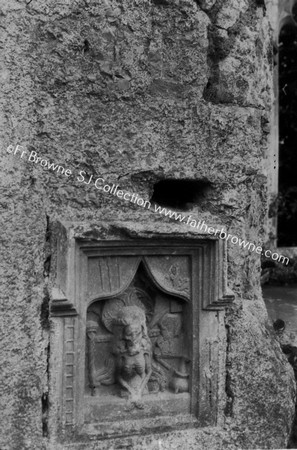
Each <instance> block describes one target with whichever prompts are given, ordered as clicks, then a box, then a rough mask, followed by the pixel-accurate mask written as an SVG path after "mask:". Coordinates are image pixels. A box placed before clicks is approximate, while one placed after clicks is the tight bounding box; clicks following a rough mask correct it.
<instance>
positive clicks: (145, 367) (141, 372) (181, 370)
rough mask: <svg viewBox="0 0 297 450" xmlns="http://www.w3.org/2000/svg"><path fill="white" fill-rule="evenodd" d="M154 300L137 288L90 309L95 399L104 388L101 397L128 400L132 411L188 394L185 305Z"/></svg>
mask: <svg viewBox="0 0 297 450" xmlns="http://www.w3.org/2000/svg"><path fill="white" fill-rule="evenodd" d="M170 273H171V272H170ZM173 273H174V274H176V273H178V272H177V271H174V272H173ZM169 276H170V275H169ZM148 291H149V289H148ZM155 292H156V291H155ZM152 297H153V295H152V292H150V293H148V292H146V291H145V290H144V289H141V288H139V287H136V286H135V285H132V286H130V287H129V288H128V289H127V290H126V291H125V292H124V293H123V294H121V295H119V296H117V297H114V298H111V299H105V300H102V301H101V300H100V301H98V302H96V303H94V304H93V305H91V307H90V308H89V310H88V315H87V345H88V361H87V367H88V379H89V388H90V390H91V395H97V394H96V391H97V389H99V390H100V395H113V396H118V397H122V398H126V399H127V400H128V401H129V404H130V407H131V408H143V407H144V403H143V397H144V396H146V395H150V394H157V393H159V392H161V393H162V392H168V393H171V395H175V394H178V393H184V392H188V391H189V368H188V364H189V363H190V358H189V355H188V351H187V345H186V335H185V331H184V330H183V306H182V301H179V300H178V299H176V298H173V297H170V298H169V296H167V297H166V295H163V296H162V295H161V294H159V295H155V297H154V298H152ZM98 395H99V394H98Z"/></svg>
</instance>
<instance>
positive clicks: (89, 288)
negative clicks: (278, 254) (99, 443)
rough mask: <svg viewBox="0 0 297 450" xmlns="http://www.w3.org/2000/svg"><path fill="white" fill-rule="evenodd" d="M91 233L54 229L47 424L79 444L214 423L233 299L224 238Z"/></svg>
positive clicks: (65, 438)
mask: <svg viewBox="0 0 297 450" xmlns="http://www.w3.org/2000/svg"><path fill="white" fill-rule="evenodd" d="M79 230H81V228H79ZM111 230H114V226H113V227H111ZM98 233H99V232H98V231H97V232H95V231H93V235H94V240H92V239H91V237H90V236H89V234H88V236H89V237H88V238H86V237H83V238H81V239H80V238H79V237H78V235H77V233H76V236H75V238H74V237H69V236H74V235H75V233H72V232H67V231H66V229H65V228H64V227H62V226H61V227H60V226H59V230H58V231H56V234H57V235H58V236H59V237H58V242H57V258H56V261H55V267H56V269H55V273H56V274H57V275H56V279H55V283H54V285H55V287H54V288H53V292H52V296H51V297H52V299H51V309H50V311H51V320H52V321H53V322H54V326H53V335H52V341H51V362H50V371H51V380H52V387H51V392H55V393H56V397H55V399H53V398H52V399H51V405H54V412H51V413H50V414H51V421H52V422H51V427H53V426H54V425H53V423H55V427H56V430H57V433H58V435H59V436H60V438H61V440H63V442H65V440H66V441H67V440H68V441H69V442H74V441H75V442H78V441H80V439H81V440H82V441H84V442H85V441H86V440H88V439H94V436H96V437H97V438H98V439H108V438H110V437H120V436H129V435H133V434H137V433H144V432H151V431H153V430H157V429H164V430H165V429H166V430H177V429H181V428H183V427H191V426H195V427H197V426H211V425H215V424H216V423H217V421H218V417H219V412H218V408H219V404H220V401H221V400H220V398H224V395H225V387H224V382H223V381H224V380H225V375H224V369H223V368H224V366H225V365H224V352H225V348H226V345H225V334H224V333H225V331H224V330H225V327H224V319H223V315H224V307H225V306H226V305H227V304H228V303H229V302H230V301H232V299H233V296H232V295H231V294H230V293H229V292H228V289H227V287H226V270H225V269H226V266H225V250H224V248H225V247H224V243H223V241H221V240H214V239H212V240H211V239H201V238H199V239H195V240H193V239H189V240H187V239H184V238H183V239H180V238H179V239H172V238H171V239H170V240H169V239H168V240H166V239H164V238H162V239H160V238H159V239H158V234H153V237H151V238H150V239H135V240H134V239H133V240H127V241H126V240H123V241H121V240H118V241H113V240H112V239H111V240H108V239H107V240H105V239H103V240H98ZM104 233H105V234H106V229H105V231H104ZM111 233H113V231H111ZM99 234H100V233H99ZM111 236H112V235H111ZM51 411H52V410H51Z"/></svg>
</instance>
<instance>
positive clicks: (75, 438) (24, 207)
mask: <svg viewBox="0 0 297 450" xmlns="http://www.w3.org/2000/svg"><path fill="white" fill-rule="evenodd" d="M0 9H1V12H0V14H1V16H0V17H1V20H2V21H3V23H4V25H5V31H2V33H3V34H2V37H1V43H2V46H3V52H2V53H1V58H2V62H3V64H2V69H1V80H2V89H3V91H4V95H2V97H1V106H2V109H1V117H2V120H1V135H2V139H3V140H2V150H1V152H0V156H1V163H2V167H3V168H2V174H3V176H2V177H1V187H2V189H1V192H2V199H1V201H2V207H3V214H2V216H1V218H2V220H3V225H2V227H1V230H2V238H4V242H5V245H4V247H3V250H4V252H3V253H4V256H3V258H2V259H1V266H2V274H3V277H2V283H3V284H2V289H1V294H2V297H3V299H2V300H1V312H2V313H1V321H2V325H3V326H2V328H1V333H2V335H1V343H2V349H1V359H2V361H4V362H3V364H2V366H1V383H0V386H1V401H2V402H3V403H2V406H1V413H2V416H3V417H2V418H1V425H2V427H1V428H2V431H1V441H0V447H1V448H3V449H30V450H31V449H40V448H48V449H55V450H56V449H65V448H69V449H70V448H73V446H74V445H75V444H76V443H78V445H79V447H80V448H86V449H90V448H92V449H95V448H98V449H99V448H100V449H104V448H121V446H122V447H128V446H129V445H130V446H133V445H134V446H135V448H143V449H148V448H152V449H153V448H162V449H170V448H173V447H174V446H175V447H176V448H185V447H186V448H195V449H201V450H202V449H203V450H204V449H219V448H222V447H224V448H235V447H240V448H264V447H265V448H284V447H285V446H286V442H287V439H288V435H289V432H290V426H291V422H292V419H293V414H294V398H293V396H294V381H293V373H292V369H291V368H290V367H289V365H288V363H287V362H286V359H285V358H284V357H283V355H282V353H281V350H280V347H279V344H278V343H277V342H276V341H275V339H274V337H273V335H272V333H271V330H270V325H269V324H268V321H267V313H266V310H265V307H264V303H263V300H262V297H261V289H260V281H259V280H260V255H259V254H258V253H257V252H256V251H252V250H251V248H250V249H249V248H248V247H247V246H246V247H245V248H240V246H239V245H238V239H243V240H245V241H246V242H250V243H254V244H255V247H257V246H261V245H262V243H263V240H264V237H265V233H264V230H263V227H264V222H265V214H266V213H265V208H266V205H267V186H268V181H267V171H266V168H267V155H268V136H269V126H268V125H267V124H269V120H270V114H271V108H272V78H273V75H272V65H271V61H272V36H271V34H272V33H271V25H270V19H269V16H268V14H267V9H266V6H265V3H264V2H262V1H254V0H240V1H238V0H234V1H233V0H232V1H230V0H197V1H194V0H172V1H167V0H151V1H148V0H123V1H121V2H117V1H115V0H96V1H95V0H84V1H83V0H77V1H63V3H60V2H56V1H55V0H47V1H45V0H40V1H37V0H32V1H26V2H25V1H23V0H20V1H17V0H9V1H4V0H3V1H2V3H1V5H0ZM2 30H3V28H2ZM17 146H21V147H17ZM126 193H128V194H130V195H126V196H125V194H126ZM158 206H160V207H161V208H162V207H165V208H167V213H166V211H164V210H163V211H160V210H158V209H156V207H158ZM168 209H170V210H171V211H176V213H177V214H180V216H174V214H171V218H170V214H169V213H168ZM165 213H166V214H167V215H166V214H165ZM190 216H191V217H190ZM199 221H200V222H199ZM57 224H58V225H57ZM198 224H199V225H198ZM210 230H213V231H210ZM216 230H218V231H219V233H217V234H216V235H215V231H216ZM221 232H222V233H225V238H223V235H221V234H220V233H221ZM228 234H230V236H229V238H228V240H227V235H228ZM232 237H235V238H234V239H233V240H232ZM236 238H237V239H236ZM142 244H143V245H142ZM134 245H135V249H136V250H135V255H136V257H137V258H140V259H141V258H142V262H141V264H142V265H143V266H144V267H146V270H147V272H146V276H142V275H141V273H140V272H139V273H138V275H137V273H136V272H135V273H136V275H137V276H139V279H137V276H136V275H135V273H134V272H133V270H134V266H132V265H129V264H128V263H127V264H126V265H125V264H124V265H123V267H124V268H125V270H127V271H128V272H129V270H130V269H131V273H130V272H129V274H130V275H131V274H132V275H133V276H132V275H131V276H130V275H129V276H128V275H127V280H129V282H133V283H136V284H135V286H134V287H136V288H139V286H138V285H137V283H140V281H139V280H141V282H142V283H143V284H144V287H145V289H143V290H145V292H146V293H148V292H149V293H151V292H153V294H154V295H153V299H154V302H153V306H154V313H155V314H156V311H157V312H158V311H160V309H158V308H160V306H158V307H157V306H156V305H160V304H161V303H162V301H161V300H160V302H159V303H158V301H159V300H157V293H160V292H162V295H163V296H164V297H166V301H167V302H168V303H167V307H168V305H169V304H170V305H171V303H170V302H172V311H171V310H170V312H168V314H169V318H171V316H170V314H173V316H174V314H175V315H176V316H178V314H180V313H181V312H183V314H184V316H185V317H186V318H190V317H192V318H193V317H194V318H196V319H197V320H196V319H195V320H196V322H195V323H193V322H191V328H188V329H187V333H186V338H187V339H188V341H187V342H188V343H189V342H190V344H189V347H190V345H191V347H190V348H191V355H190V356H189V357H187V358H186V361H183V362H182V364H181V366H180V367H178V366H176V367H174V370H173V372H174V371H175V372H174V373H175V375H174V373H173V377H172V378H173V379H174V378H178V377H179V378H182V375H184V378H186V377H187V376H188V375H189V374H190V370H191V371H192V372H193V373H194V375H191V379H189V386H190V387H189V390H190V389H191V394H189V393H188V392H185V391H186V388H185V387H182V388H181V390H182V391H184V392H179V390H177V393H176V395H181V396H183V398H186V397H187V396H188V394H189V395H191V398H190V407H189V413H188V414H189V415H188V416H187V417H188V418H187V421H186V422H185V423H184V422H181V421H180V420H179V419H178V420H177V419H176V420H175V419H174V418H175V417H178V418H180V416H178V415H177V416H175V412H174V411H171V412H170V414H169V415H170V433H167V431H168V429H169V428H168V427H167V425H168V422H166V420H167V419H162V421H161V422H160V427H159V429H158V427H157V425H156V422H157V421H158V416H157V418H156V420H155V426H154V428H153V430H152V429H151V428H150V427H149V426H147V427H146V428H145V427H140V426H139V423H140V422H139V421H138V422H137V424H138V425H137V424H136V425H137V426H135V427H134V426H131V423H130V425H129V427H127V433H126V435H125V436H123V432H122V435H121V432H120V431H119V432H118V431H117V422H115V423H114V427H113V428H112V432H114V436H111V435H108V434H105V437H106V436H107V437H108V438H109V439H107V440H104V436H103V435H102V434H101V436H100V440H97V438H98V435H99V434H100V433H101V431H102V430H101V429H99V428H100V427H99V425H98V423H97V422H96V420H95V421H93V422H92V420H93V419H92V420H90V423H89V424H88V427H86V428H84V427H85V422H84V420H85V419H84V417H85V416H84V415H83V403H79V402H78V401H77V399H84V392H85V391H84V390H85V385H84V384H83V383H81V381H80V380H82V379H87V378H84V370H85V368H86V367H87V366H86V365H85V364H86V361H87V359H86V355H87V352H88V348H87V347H88V346H87V344H86V339H87V329H88V328H87V319H88V320H92V321H93V322H94V320H93V319H94V318H93V316H92V319H89V318H88V316H87V309H88V308H89V307H90V302H91V301H93V300H94V301H95V300H96V301H97V303H98V302H99V303H98V304H97V306H96V307H97V308H99V309H95V313H96V312H98V310H99V313H98V314H102V312H101V309H100V308H101V304H100V301H101V300H102V298H103V300H104V302H106V301H107V300H108V298H109V296H114V295H123V294H124V293H125V292H126V291H125V289H128V287H129V286H124V287H123V286H122V288H123V292H122V291H119V292H117V293H116V294H115V292H109V293H108V296H107V297H106V295H105V296H103V297H102V292H101V291H100V292H99V294H100V295H101V297H100V295H99V294H98V292H97V291H96V292H95V293H94V298H93V297H92V298H91V297H90V296H89V295H90V292H89V291H88V289H87V287H88V284H87V282H86V281H85V280H86V279H88V277H87V274H88V273H89V272H88V270H89V269H88V267H89V266H88V265H87V262H86V261H87V257H86V256H84V257H82V256H81V255H82V253H83V254H84V255H87V256H88V258H90V259H92V258H95V256H94V255H93V253H92V252H94V248H95V249H96V251H99V256H98V255H97V254H96V255H97V256H98V258H99V257H102V255H103V256H104V258H105V257H106V258H107V259H108V258H112V257H114V258H117V257H118V258H120V257H122V258H123V254H124V255H126V256H127V254H126V253H125V252H128V253H129V251H131V248H134V247H133V246H134ZM150 245H152V246H153V248H154V251H151V250H150ZM175 246H177V247H178V249H177V250H176V253H174V251H175V250H174V249H175ZM183 246H184V247H183ZM82 248H83V249H84V250H81V249H82ZM104 248H105V250H104V251H105V253H104V252H103V249H104ZM106 248H108V251H107V250H106ZM112 248H114V249H116V250H112ZM123 248H124V250H123ZM169 248H170V249H171V250H170V251H171V252H173V253H170V255H173V256H174V255H175V256H176V255H177V254H179V257H181V258H182V257H187V258H189V255H192V253H193V254H194V253H195V252H198V253H199V252H200V253H199V255H200V256H199V258H198V257H197V258H196V257H194V256H193V259H192V260H191V261H194V262H193V264H194V266H193V265H192V266H191V269H189V273H190V278H189V279H190V286H191V288H190V291H189V292H190V293H191V295H192V294H193V293H194V292H196V291H195V289H198V291H197V292H198V294H197V296H195V295H194V296H193V295H192V297H191V299H190V300H189V299H187V298H184V297H186V296H185V295H183V294H181V293H180V292H178V289H177V291H176V289H175V288H176V286H177V287H178V286H179V290H180V291H182V289H181V287H180V286H181V285H182V281H183V280H181V281H180V282H181V285H179V284H178V280H176V278H177V277H176V273H177V269H176V268H170V267H167V266H166V264H167V263H164V264H163V265H162V267H163V268H164V267H165V268H167V272H166V274H164V272H162V271H163V270H164V269H162V268H161V266H160V267H159V266H158V264H161V263H159V261H160V260H161V259H160V258H162V257H164V258H165V259H166V258H167V257H168V253H166V252H168V249H169ZM184 248H186V250H184ZM98 249H99V250H98ZM119 249H120V250H119ZM100 252H101V253H100ZM102 252H103V253H104V254H103V253H102ZM121 252H122V253H121ZM162 252H163V253H162ZM179 252H181V253H182V254H181V253H179ZM183 252H184V253H183ZM92 255H93V256H92ZM135 255H134V256H135ZM170 255H169V256H170ZM97 256H96V257H97ZM128 256H129V255H128ZM130 256H131V255H130ZM132 256H133V255H132ZM175 256H174V257H175ZM146 258H147V259H148V258H155V260H154V261H153V262H152V263H151V262H148V263H147V262H145V261H146ZM166 261H167V260H166ZM139 264H140V263H139ZM145 264H147V265H146V266H145ZM104 267H105V270H108V267H109V265H108V264H105V266H104ZM121 267H122V266H121ZM131 267H132V268H131ZM185 267H188V266H186V265H185V264H182V269H181V272H179V273H181V274H183V270H185ZM189 267H190V266H189ZM193 267H194V269H195V270H194V269H193ZM128 269H129V270H128ZM132 269H133V270H132ZM94 270H95V272H96V273H95V275H94V279H99V277H100V272H99V268H98V266H96V268H95V269H94ZM123 270H124V269H123ZM128 272H127V273H128ZM160 274H161V275H162V274H163V275H164V277H163V279H162V280H161V281H160V276H161V275H160ZM203 274H204V275H203ZM202 275H203V276H202ZM135 276H136V278H135ZM133 277H134V278H133ZM158 277H159V278H158ZM166 277H167V278H166ZM207 277H208V278H207ZM182 278H185V275H183V276H182ZM110 279H111V276H109V278H107V280H110ZM164 280H165V281H164ZM205 280H206V281H207V280H209V282H208V283H206V282H205ZM149 282H151V283H152V285H150V284H149ZM175 283H177V284H175ZM202 285H203V286H204V288H203V290H201V286H202ZM124 288H125V289H124ZM158 289H159V290H160V292H159V291H158ZM199 289H200V290H199ZM103 291H104V289H103ZM230 291H232V292H233V293H232V294H231V293H230ZM104 293H105V291H104ZM99 297H100V298H99ZM158 298H159V297H158ZM174 299H175V302H174V301H173V300H174ZM231 300H233V303H232V304H231V303H230V301H231ZM142 302H144V303H145V300H142ZM164 302H165V300H164ZM190 302H192V303H190ZM98 305H99V306H98ZM181 305H182V308H184V309H182V310H181ZM187 305H194V307H193V308H194V309H193V310H189V306H187ZM140 307H141V305H140ZM191 307H192V306H191ZM156 308H157V309H156ZM168 308H169V307H168ZM170 308H171V306H170ZM187 308H188V309H187ZM88 311H89V312H90V309H89V310H88ZM192 311H194V315H192V314H191V312H192ZM93 312H94V311H93ZM95 313H94V314H95ZM98 317H99V318H98ZM98 317H97V318H96V317H95V325H96V326H97V324H99V325H100V320H99V319H100V317H102V316H98ZM174 320H175V319H174ZM174 320H173V322H174ZM187 320H188V319H187ZM193 320H194V319H193ZM93 322H92V323H93ZM169 322H170V321H169ZM160 323H161V327H157V328H158V330H159V331H158V330H157V331H156V333H160V336H159V335H158V336H150V337H149V338H147V347H145V345H144V343H142V344H141V345H142V346H143V347H141V345H140V344H139V342H138V341H137V339H136V338H135V342H136V341H137V342H138V344H139V348H140V349H141V350H139V351H138V353H137V352H136V354H137V357H138V356H139V355H140V356H141V357H142V356H143V357H144V356H145V355H146V356H147V355H149V358H153V356H152V354H151V353H150V352H152V351H153V350H154V348H153V347H152V348H153V350H151V347H150V345H155V341H156V340H157V339H158V338H159V337H161V338H162V336H163V335H162V334H161V328H162V321H160ZM187 323H188V322H187ZM78 325H80V326H78ZM93 325H94V323H93ZM95 325H94V328H92V330H94V329H96V327H95ZM163 327H165V325H164V324H163ZM189 327H190V326H189ZM143 329H144V330H145V327H144V326H143ZM195 330H196V331H195ZM192 331H194V332H192ZM93 332H94V331H93ZM130 332H132V331H131V330H129V333H130ZM164 333H165V332H164ZM99 335H100V333H99V332H98V335H97V337H96V339H97V341H96V342H95V344H96V345H97V344H98V345H99V344H100V342H99V341H98V336H99ZM100 336H101V335H100ZM178 336H179V335H178ZM178 336H175V338H178ZM197 336H200V338H199V339H200V341H199V339H198V338H197ZM163 337H164V336H163ZM125 339H126V341H128V340H129V339H128V338H125ZM125 339H124V340H125ZM133 339H134V338H133ZM148 339H150V340H151V343H152V344H149V340H148ZM120 341H121V339H119V342H120ZM177 341H178V343H177V347H178V345H180V344H179V342H181V340H180V341H179V340H178V339H177ZM61 342H62V343H63V346H62V347H61V346H60V343H61ZM160 342H161V343H160ZM162 342H163V341H162V339H161V340H160V341H159V344H160V346H159V347H160V348H161V350H162V352H163V353H166V352H164V345H163V344H162ZM159 344H158V345H159ZM98 345H97V346H98ZM125 345H126V344H125ZM127 345H128V344H127ZM135 345H136V344H135ZM158 345H157V346H158ZM162 345H163V347H162ZM166 345H167V344H166ZM128 346H129V345H128ZM144 348H146V350H144ZM97 351H98V352H99V350H97ZM154 351H155V354H157V353H158V352H157V353H156V350H154ZM127 352H128V351H126V352H124V356H125V357H126V356H127V355H126V353H127ZM174 355H177V353H174ZM193 355H194V358H193ZM163 356H164V354H163ZM171 357H173V356H172V354H171ZM97 358H98V355H97ZM149 358H148V357H147V360H148V359H149ZM163 359H164V358H163ZM188 359H189V361H188ZM164 360H166V358H165V359H164ZM131 361H132V359H131ZM131 361H130V362H131ZM193 361H194V362H193ZM184 362H186V364H188V365H189V364H190V369H189V368H188V366H187V365H186V366H184ZM134 363H135V361H134V362H131V364H132V365H134V366H135V367H136V365H137V364H136V363H135V364H134ZM140 366H141V364H139V365H138V366H137V367H138V369H137V370H139V371H141V370H142V369H144V372H145V374H146V375H147V374H150V367H149V363H148V362H146V365H143V366H141V367H140ZM76 367H78V368H79V373H80V374H81V378H76V377H75V373H76V372H75V371H76ZM135 367H134V368H132V369H131V367H129V370H130V369H131V370H135ZM192 369H193V370H192ZM192 372H191V373H192ZM178 373H179V374H181V375H178ZM111 379H112V378H111ZM129 380H130V381H131V377H130V379H129ZM197 380H198V381H197ZM146 382H147V380H145V383H146ZM170 383H171V382H170ZM151 384H152V383H151ZM171 385H172V384H171ZM147 386H148V390H149V388H150V384H149V381H148V385H147ZM147 386H145V387H147ZM181 386H186V384H185V383H184V384H181ZM187 386H188V385H187ZM169 389H171V393H172V395H173V391H175V389H174V390H173V389H172V388H170V386H169ZM95 390H96V389H95ZM207 390H208V391H207ZM207 392H208V395H207ZM63 393H65V397H63V399H65V404H66V403H67V405H74V404H75V405H76V406H75V408H76V409H75V408H72V406H70V407H69V409H67V408H68V406H67V408H66V407H64V406H63V405H64V403H62V404H61V398H62V395H64V394H63ZM214 393H215V395H214ZM145 395H147V393H146V392H144V391H143V396H145ZM160 395H161V394H160ZM174 395H175V393H174ZM96 398H97V397H96V396H93V397H92V399H91V401H96ZM187 398H188V397H187ZM193 398H194V399H195V405H197V404H199V405H200V406H201V410H202V411H206V414H204V415H200V414H199V411H197V410H196V409H195V408H196V406H195V405H194V403H193V400H192V399H193ZM93 399H95V400H93ZM71 402H72V403H71ZM75 402H77V403H75ZM187 402H188V400H187ZM199 402H200V403H199ZM144 403H145V402H144ZM187 405H188V403H187ZM187 407H188V406H187ZM63 408H64V409H63ZM96 408H97V404H95V406H94V410H96ZM139 410H140V409H139ZM64 413H65V415H66V414H67V418H66V419H65V421H66V422H67V424H66V422H63V420H64V419H63V417H64V416H63V414H64ZM92 417H93V416H92ZM139 420H140V419H139ZM164 420H165V421H164ZM66 425H67V426H66ZM68 426H69V427H70V428H68V430H70V431H69V433H68V431H67V429H66V428H67V427H68ZM137 427H138V428H137ZM98 433H99V434H98ZM117 433H118V434H117ZM103 434H104V433H103Z"/></svg>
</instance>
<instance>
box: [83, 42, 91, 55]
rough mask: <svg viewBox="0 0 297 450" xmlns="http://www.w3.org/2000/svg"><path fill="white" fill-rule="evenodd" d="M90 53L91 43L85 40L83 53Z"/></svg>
mask: <svg viewBox="0 0 297 450" xmlns="http://www.w3.org/2000/svg"><path fill="white" fill-rule="evenodd" d="M89 51H90V43H89V41H88V39H85V40H84V45H83V53H87V52H89Z"/></svg>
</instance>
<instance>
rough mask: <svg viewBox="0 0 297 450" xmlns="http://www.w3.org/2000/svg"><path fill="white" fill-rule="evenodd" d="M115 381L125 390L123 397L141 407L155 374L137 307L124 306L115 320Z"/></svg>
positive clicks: (146, 337) (149, 347)
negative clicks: (147, 387) (145, 391)
mask: <svg viewBox="0 0 297 450" xmlns="http://www.w3.org/2000/svg"><path fill="white" fill-rule="evenodd" d="M113 325H114V337H115V338H114V344H113V350H112V353H113V354H114V355H115V358H116V378H117V380H118V382H119V383H120V385H121V386H122V387H123V388H124V391H123V392H122V395H123V396H128V398H129V399H130V400H131V402H132V403H133V404H134V405H135V406H137V407H142V404H141V402H140V400H141V397H142V394H143V391H144V389H145V388H146V386H147V383H148V380H149V378H150V376H151V373H152V368H151V363H152V353H151V342H150V339H149V337H148V334H147V328H146V318H145V313H144V311H143V310H142V309H141V308H139V307H138V306H124V307H123V308H122V309H121V310H120V311H119V312H118V314H117V317H116V318H115V319H114V320H113Z"/></svg>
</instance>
